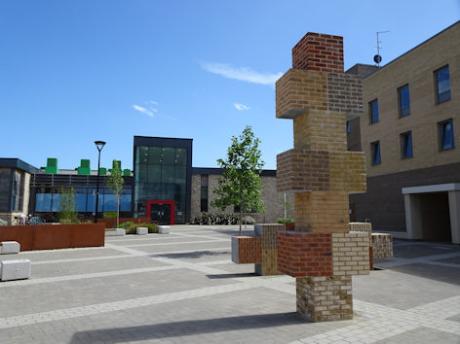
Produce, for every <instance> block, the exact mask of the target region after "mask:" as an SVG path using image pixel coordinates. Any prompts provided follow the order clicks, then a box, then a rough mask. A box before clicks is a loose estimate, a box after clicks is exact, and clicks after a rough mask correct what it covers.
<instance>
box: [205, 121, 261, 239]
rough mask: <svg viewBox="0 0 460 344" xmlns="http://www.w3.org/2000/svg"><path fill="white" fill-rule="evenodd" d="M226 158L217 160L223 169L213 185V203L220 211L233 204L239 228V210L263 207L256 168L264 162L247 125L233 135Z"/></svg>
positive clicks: (258, 169) (250, 210) (257, 144)
mask: <svg viewBox="0 0 460 344" xmlns="http://www.w3.org/2000/svg"><path fill="white" fill-rule="evenodd" d="M231 141H232V142H231V145H230V147H228V149H227V157H226V159H219V160H217V163H218V165H219V166H220V167H221V168H222V169H223V170H224V172H223V175H222V178H221V179H220V180H219V184H218V186H217V188H216V189H215V191H214V192H215V194H216V200H215V201H214V202H213V206H214V207H216V208H218V209H221V210H222V211H224V210H225V209H226V208H227V207H230V206H233V207H234V208H235V209H238V213H239V218H240V220H239V223H240V230H241V223H242V214H243V213H257V212H261V211H263V209H264V206H263V202H262V199H261V179H260V169H261V168H262V167H263V165H264V162H263V161H262V159H261V156H262V154H261V152H260V149H259V144H260V140H259V139H258V138H256V137H255V135H254V132H253V131H252V129H251V127H249V126H248V127H246V128H245V129H244V130H243V132H242V133H241V135H240V136H239V137H236V136H233V137H232V140H231Z"/></svg>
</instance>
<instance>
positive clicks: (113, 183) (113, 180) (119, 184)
mask: <svg viewBox="0 0 460 344" xmlns="http://www.w3.org/2000/svg"><path fill="white" fill-rule="evenodd" d="M124 183H125V180H124V179H123V173H122V171H121V168H116V167H114V168H112V172H110V175H109V177H108V178H107V185H108V186H109V187H110V189H112V191H113V193H114V195H115V197H116V198H117V228H118V226H119V225H120V197H121V192H122V191H123V184H124Z"/></svg>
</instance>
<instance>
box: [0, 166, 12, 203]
mask: <svg viewBox="0 0 460 344" xmlns="http://www.w3.org/2000/svg"><path fill="white" fill-rule="evenodd" d="M10 193H11V169H9V168H0V212H8V211H10V201H11V197H10Z"/></svg>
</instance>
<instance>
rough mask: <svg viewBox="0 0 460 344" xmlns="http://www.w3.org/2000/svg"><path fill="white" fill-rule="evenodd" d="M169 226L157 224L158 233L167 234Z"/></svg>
mask: <svg viewBox="0 0 460 344" xmlns="http://www.w3.org/2000/svg"><path fill="white" fill-rule="evenodd" d="M169 232H170V227H169V226H158V233H160V234H169Z"/></svg>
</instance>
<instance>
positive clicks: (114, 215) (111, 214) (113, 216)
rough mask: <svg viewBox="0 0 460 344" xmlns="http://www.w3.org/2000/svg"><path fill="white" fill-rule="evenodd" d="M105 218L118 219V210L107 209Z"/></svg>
mask: <svg viewBox="0 0 460 344" xmlns="http://www.w3.org/2000/svg"><path fill="white" fill-rule="evenodd" d="M104 218H105V219H116V218H117V212H116V211H105V212H104Z"/></svg>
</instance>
